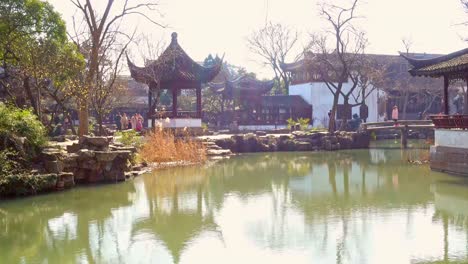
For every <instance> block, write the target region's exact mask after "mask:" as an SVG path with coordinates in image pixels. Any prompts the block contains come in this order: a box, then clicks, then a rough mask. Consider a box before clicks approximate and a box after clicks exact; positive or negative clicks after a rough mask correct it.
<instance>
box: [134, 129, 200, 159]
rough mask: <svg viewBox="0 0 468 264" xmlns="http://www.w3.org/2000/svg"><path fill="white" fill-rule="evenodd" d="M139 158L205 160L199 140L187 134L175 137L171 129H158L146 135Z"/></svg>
mask: <svg viewBox="0 0 468 264" xmlns="http://www.w3.org/2000/svg"><path fill="white" fill-rule="evenodd" d="M139 154H140V158H141V159H143V160H144V161H146V162H150V163H152V162H156V163H162V162H190V163H199V162H203V161H205V160H206V149H205V147H204V146H203V144H202V143H201V142H197V141H194V140H193V139H192V138H190V137H189V136H188V134H187V135H185V136H183V137H179V138H176V137H175V136H174V134H173V132H172V131H170V130H162V129H158V130H156V131H154V132H151V133H149V134H148V135H146V137H145V139H144V144H143V146H142V147H141V149H140V151H139Z"/></svg>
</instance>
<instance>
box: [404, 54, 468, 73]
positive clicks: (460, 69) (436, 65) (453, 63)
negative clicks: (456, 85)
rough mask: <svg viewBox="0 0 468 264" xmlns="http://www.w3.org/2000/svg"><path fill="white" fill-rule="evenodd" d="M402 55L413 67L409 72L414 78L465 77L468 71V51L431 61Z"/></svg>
mask: <svg viewBox="0 0 468 264" xmlns="http://www.w3.org/2000/svg"><path fill="white" fill-rule="evenodd" d="M400 55H401V56H402V57H403V58H405V59H406V60H407V61H408V62H409V63H410V64H411V65H412V66H413V68H412V69H410V71H409V72H410V74H411V75H413V76H430V77H440V76H442V75H446V74H448V75H460V74H461V75H465V73H466V72H467V70H468V49H463V50H459V51H456V52H453V53H450V54H447V55H442V56H437V57H435V58H429V59H418V58H414V57H413V56H411V55H409V56H408V55H405V54H403V53H401V54H400Z"/></svg>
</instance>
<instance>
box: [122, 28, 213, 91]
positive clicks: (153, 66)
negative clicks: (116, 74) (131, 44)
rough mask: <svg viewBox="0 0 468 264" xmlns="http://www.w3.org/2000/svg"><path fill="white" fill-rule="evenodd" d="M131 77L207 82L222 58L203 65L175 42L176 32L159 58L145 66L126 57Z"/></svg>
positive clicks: (156, 80) (143, 79)
mask: <svg viewBox="0 0 468 264" xmlns="http://www.w3.org/2000/svg"><path fill="white" fill-rule="evenodd" d="M127 62H128V67H129V68H130V73H131V75H132V77H133V78H134V79H135V80H137V81H138V82H143V83H147V84H149V83H151V82H160V83H170V82H176V81H187V82H202V83H205V82H209V81H211V80H212V79H213V78H214V77H215V76H216V75H217V74H218V72H219V71H220V69H221V65H222V60H221V61H220V62H219V63H217V64H216V65H214V66H212V67H203V66H201V65H200V64H198V63H196V62H195V61H194V60H192V59H191V58H190V57H189V56H188V55H187V53H185V51H184V50H183V49H182V47H181V46H180V45H179V43H178V42H177V33H172V41H171V44H169V47H167V49H166V50H165V51H164V52H163V53H162V54H161V56H159V58H158V59H157V60H155V61H153V62H152V63H150V64H149V65H147V66H146V67H138V66H136V65H135V64H133V63H132V62H131V61H130V59H129V58H128V57H127Z"/></svg>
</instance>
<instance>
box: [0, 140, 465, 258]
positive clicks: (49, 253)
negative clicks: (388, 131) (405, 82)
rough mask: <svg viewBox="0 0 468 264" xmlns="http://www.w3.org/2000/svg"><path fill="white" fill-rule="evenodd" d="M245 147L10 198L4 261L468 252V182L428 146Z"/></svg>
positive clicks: (2, 212) (4, 217)
mask: <svg viewBox="0 0 468 264" xmlns="http://www.w3.org/2000/svg"><path fill="white" fill-rule="evenodd" d="M412 151H413V152H410V151H400V150H378V149H371V150H360V151H342V152H333V153H332V152H330V153H328V152H326V153H275V154H258V155H254V154H252V155H244V156H240V157H236V158H234V159H231V160H226V161H221V162H219V163H216V164H209V165H207V166H201V167H188V168H176V169H168V170H163V171H158V172H156V173H155V174H154V175H146V176H144V177H142V178H139V179H136V180H135V181H134V182H129V183H125V184H120V185H112V186H98V187H92V188H80V189H76V190H73V191H70V192H64V193H60V194H53V195H47V196H40V197H34V198H28V199H23V200H16V201H8V202H3V203H0V230H2V231H1V232H0V250H1V251H0V262H1V263H155V262H157V263H200V262H203V263H207V262H208V263H239V262H245V263H252V262H272V263H284V262H286V261H288V262H291V263H310V262H319V263H451V262H450V261H452V262H456V261H459V262H464V261H468V256H467V254H468V187H467V186H468V185H467V184H466V181H464V180H463V179H461V178H456V177H450V176H447V175H443V174H439V173H434V172H431V171H430V170H429V168H428V167H427V166H413V165H409V164H407V163H406V162H405V161H406V160H407V159H408V157H413V156H415V155H419V154H420V153H419V152H421V151H424V150H412Z"/></svg>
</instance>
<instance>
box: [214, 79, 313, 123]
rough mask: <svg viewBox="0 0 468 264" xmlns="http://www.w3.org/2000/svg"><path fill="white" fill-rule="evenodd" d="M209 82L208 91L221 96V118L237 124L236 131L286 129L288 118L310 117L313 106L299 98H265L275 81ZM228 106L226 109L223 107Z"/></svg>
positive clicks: (234, 80) (226, 121)
mask: <svg viewBox="0 0 468 264" xmlns="http://www.w3.org/2000/svg"><path fill="white" fill-rule="evenodd" d="M221 79H222V80H216V79H215V81H213V82H211V83H209V84H208V85H209V86H210V88H211V89H212V90H213V91H214V92H215V93H217V94H220V95H221V98H222V103H221V112H222V115H223V117H222V118H220V119H221V120H223V121H224V122H225V123H232V121H236V123H237V124H238V125H239V129H241V130H243V129H247V130H251V129H252V130H264V129H274V128H278V126H280V127H281V126H285V125H286V120H287V119H288V118H294V119H297V118H299V117H303V118H309V119H310V118H311V117H312V106H311V105H310V104H308V103H307V102H305V101H304V100H303V99H302V98H301V97H300V96H290V95H267V94H268V93H269V92H270V91H271V89H272V88H273V86H274V84H275V81H274V80H268V81H260V80H257V79H256V78H254V77H252V76H250V75H247V74H244V75H241V76H239V77H237V78H233V79H230V78H229V77H225V76H223V78H221ZM226 104H227V105H229V106H231V107H230V109H229V110H226V109H225V105H226Z"/></svg>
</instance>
